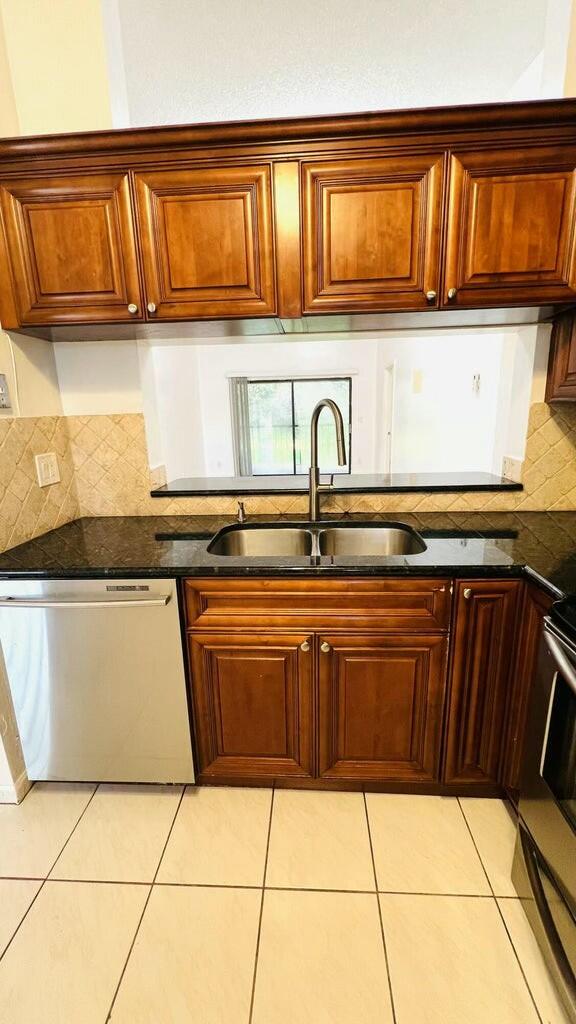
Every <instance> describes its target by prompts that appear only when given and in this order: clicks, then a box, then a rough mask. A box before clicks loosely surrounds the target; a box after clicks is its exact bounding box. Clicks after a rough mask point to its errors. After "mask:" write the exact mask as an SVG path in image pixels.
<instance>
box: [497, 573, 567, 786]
mask: <svg viewBox="0 0 576 1024" xmlns="http://www.w3.org/2000/svg"><path fill="white" fill-rule="evenodd" d="M553 602H554V598H553V597H551V596H550V594H548V593H547V592H546V591H544V590H541V589H540V588H539V587H536V586H534V585H527V586H525V589H524V593H523V595H522V605H521V608H520V617H519V624H518V641H517V644H516V654H515V658H514V665H513V668H512V675H511V684H510V690H509V694H508V705H507V711H506V719H507V720H506V730H505V734H504V744H503V752H502V767H501V773H500V781H501V782H502V784H503V785H504V786H505V787H506V789H507V791H508V793H509V795H510V796H512V797H513V798H514V799H517V797H518V795H519V790H520V776H521V769H522V757H523V752H524V739H525V734H526V722H527V716H528V705H529V700H530V694H531V692H532V684H533V681H534V675H535V672H536V665H537V660H538V653H539V650H540V641H541V639H542V628H543V625H544V616H545V615H547V614H548V612H549V610H550V606H551V605H552V604H553Z"/></svg>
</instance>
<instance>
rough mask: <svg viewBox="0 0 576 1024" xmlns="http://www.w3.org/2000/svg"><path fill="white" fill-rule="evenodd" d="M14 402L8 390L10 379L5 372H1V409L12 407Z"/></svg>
mask: <svg viewBox="0 0 576 1024" xmlns="http://www.w3.org/2000/svg"><path fill="white" fill-rule="evenodd" d="M11 408H12V402H11V401H10V392H9V390H8V380H7V378H6V374H5V373H0V409H4V410H6V409H11Z"/></svg>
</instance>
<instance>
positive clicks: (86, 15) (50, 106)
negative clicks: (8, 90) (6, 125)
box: [0, 0, 111, 135]
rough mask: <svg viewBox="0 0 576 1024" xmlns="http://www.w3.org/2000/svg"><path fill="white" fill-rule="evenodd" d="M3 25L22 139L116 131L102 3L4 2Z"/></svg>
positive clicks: (0, 8)
mask: <svg viewBox="0 0 576 1024" xmlns="http://www.w3.org/2000/svg"><path fill="white" fill-rule="evenodd" d="M0 21H1V22H2V23H3V26H4V37H5V49H6V56H7V62H8V66H9V70H10V78H11V85H12V92H13V97H14V101H15V106H16V113H17V120H18V128H19V132H20V134H21V135H36V134H38V135H44V134H49V133H51V132H73V131H94V130H97V129H99V128H109V127H110V125H111V113H110V100H109V96H108V80H107V69H106V54H105V45H104V28H103V24H102V12H101V7H100V0H0ZM0 80H1V78H0ZM2 102H3V97H2V98H1V99H0V105H1V104H2Z"/></svg>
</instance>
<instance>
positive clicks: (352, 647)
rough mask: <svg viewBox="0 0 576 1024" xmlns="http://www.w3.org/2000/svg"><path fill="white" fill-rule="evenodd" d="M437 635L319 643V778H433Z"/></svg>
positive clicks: (440, 679)
mask: <svg viewBox="0 0 576 1024" xmlns="http://www.w3.org/2000/svg"><path fill="white" fill-rule="evenodd" d="M446 644H447V641H446V639H445V638H444V637H442V636H405V635H404V636H402V635H398V636H378V637H369V636H357V635H355V634H350V635H347V636H337V635H333V636H330V635H324V634H323V635H322V636H321V637H320V638H319V654H318V659H319V752H320V753H319V757H320V760H319V769H320V771H319V773H320V775H321V777H322V778H326V779H357V780H365V781H378V780H398V781H410V780H415V781H418V780H420V781H434V780H437V779H438V772H439V759H440V742H441V730H442V708H443V701H444V688H445V675H446Z"/></svg>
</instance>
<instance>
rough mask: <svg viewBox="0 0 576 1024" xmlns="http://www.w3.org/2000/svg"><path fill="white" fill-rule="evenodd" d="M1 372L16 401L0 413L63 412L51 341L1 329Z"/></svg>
mask: <svg viewBox="0 0 576 1024" xmlns="http://www.w3.org/2000/svg"><path fill="white" fill-rule="evenodd" d="M0 373H4V374H6V378H7V381H8V389H9V392H10V399H11V402H12V407H11V409H7V410H0V416H60V415H61V414H62V404H61V401H60V390H59V387H58V378H57V375H56V362H55V358H54V348H53V346H52V344H51V343H50V342H48V341H43V340H41V339H40V338H26V337H24V335H20V334H19V335H15V334H11V335H9V334H6V333H5V332H2V331H0Z"/></svg>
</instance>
